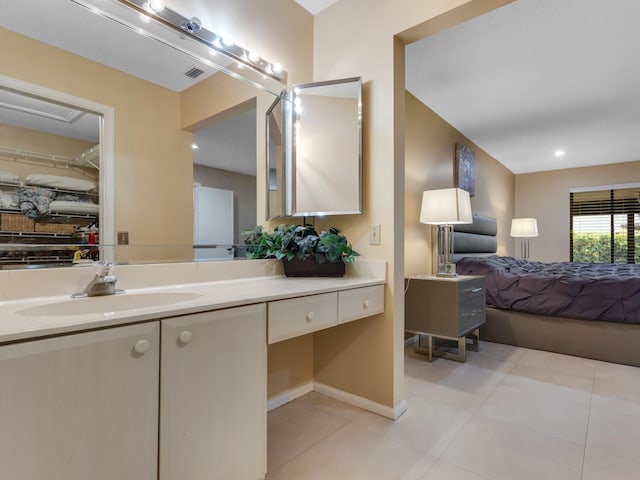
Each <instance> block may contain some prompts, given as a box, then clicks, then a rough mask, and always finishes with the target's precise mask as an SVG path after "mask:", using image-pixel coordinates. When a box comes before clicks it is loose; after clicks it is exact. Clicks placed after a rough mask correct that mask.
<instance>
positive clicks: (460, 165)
mask: <svg viewBox="0 0 640 480" xmlns="http://www.w3.org/2000/svg"><path fill="white" fill-rule="evenodd" d="M475 161H476V155H475V154H474V153H473V151H471V150H470V149H469V148H468V147H467V146H466V145H463V144H462V143H456V155H455V168H454V171H455V179H454V181H455V186H456V187H458V188H461V189H463V190H466V191H467V192H469V195H470V196H472V197H473V196H475V194H476V182H475V176H474V168H475Z"/></svg>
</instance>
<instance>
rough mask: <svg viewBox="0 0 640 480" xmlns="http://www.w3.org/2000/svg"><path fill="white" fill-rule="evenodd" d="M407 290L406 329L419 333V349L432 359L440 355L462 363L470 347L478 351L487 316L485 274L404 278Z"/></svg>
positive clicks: (405, 302)
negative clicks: (482, 275)
mask: <svg viewBox="0 0 640 480" xmlns="http://www.w3.org/2000/svg"><path fill="white" fill-rule="evenodd" d="M405 289H406V292H405V296H404V328H405V330H406V331H408V332H410V333H416V334H418V338H419V341H418V347H416V351H418V352H420V353H425V354H427V355H428V356H429V361H432V360H433V357H435V356H441V357H445V358H450V359H452V360H457V361H460V362H464V361H465V358H466V349H467V348H469V349H470V350H476V351H477V349H478V339H479V334H478V328H479V327H480V325H482V324H484V322H485V319H486V313H485V291H484V277H479V276H458V277H453V278H446V277H436V276H435V275H416V276H413V277H409V278H407V279H405ZM467 338H469V339H470V340H471V342H472V343H471V345H470V346H469V347H467ZM424 342H426V345H424ZM452 343H453V345H452Z"/></svg>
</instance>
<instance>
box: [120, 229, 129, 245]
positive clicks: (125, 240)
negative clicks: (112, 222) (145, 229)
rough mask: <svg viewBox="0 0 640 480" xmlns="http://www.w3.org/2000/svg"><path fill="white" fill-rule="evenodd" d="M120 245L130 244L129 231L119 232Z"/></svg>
mask: <svg viewBox="0 0 640 480" xmlns="http://www.w3.org/2000/svg"><path fill="white" fill-rule="evenodd" d="M118 245H129V232H118Z"/></svg>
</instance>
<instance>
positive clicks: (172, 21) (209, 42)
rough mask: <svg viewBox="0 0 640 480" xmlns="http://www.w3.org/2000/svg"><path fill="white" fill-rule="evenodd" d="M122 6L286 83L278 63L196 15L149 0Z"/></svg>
mask: <svg viewBox="0 0 640 480" xmlns="http://www.w3.org/2000/svg"><path fill="white" fill-rule="evenodd" d="M116 1H118V2H120V3H122V4H123V5H127V6H129V7H132V8H134V9H135V10H137V11H139V12H140V13H141V14H142V15H146V16H147V17H151V18H155V19H156V20H158V21H159V22H161V23H163V24H164V25H167V26H168V27H170V28H173V29H174V30H177V31H179V32H181V33H184V34H185V35H188V36H189V37H191V38H193V39H195V40H197V41H198V42H200V43H203V44H205V45H206V46H208V47H209V48H211V49H213V50H215V51H217V52H220V53H222V54H223V55H226V56H227V57H229V58H231V59H233V60H235V61H236V62H238V63H239V65H240V66H246V67H249V68H251V69H253V70H255V71H257V72H259V73H261V74H262V75H265V76H267V77H270V78H272V79H274V80H277V81H279V82H282V83H286V80H287V72H286V71H285V70H283V68H282V65H280V64H279V63H271V62H269V61H267V60H265V59H264V58H262V57H260V56H259V55H257V54H256V53H255V52H250V51H248V50H245V49H244V48H242V47H240V46H238V45H235V44H233V43H230V42H228V41H226V40H225V39H224V38H223V37H222V36H221V35H218V34H216V33H213V32H211V31H209V30H207V29H206V28H204V27H202V25H201V23H200V20H198V19H197V18H195V17H192V18H186V17H183V16H182V15H180V14H179V13H177V12H175V11H173V10H171V9H170V8H168V7H165V8H164V9H162V10H160V11H157V10H152V9H150V8H149V2H148V0H116Z"/></svg>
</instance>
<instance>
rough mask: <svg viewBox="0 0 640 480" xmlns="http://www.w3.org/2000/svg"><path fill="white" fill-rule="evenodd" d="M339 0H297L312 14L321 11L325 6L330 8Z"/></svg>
mask: <svg viewBox="0 0 640 480" xmlns="http://www.w3.org/2000/svg"><path fill="white" fill-rule="evenodd" d="M337 1H338V0H296V2H297V3H299V4H300V5H302V6H303V7H304V8H305V9H306V10H307V11H308V12H309V13H311V14H312V15H315V14H316V13H319V12H321V11H322V10H324V9H325V8H329V7H330V6H331V5H333V4H334V3H336V2H337Z"/></svg>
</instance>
